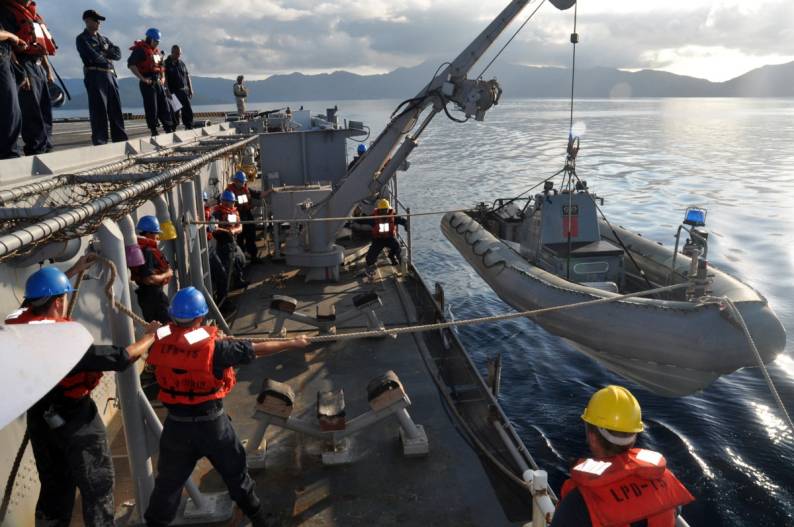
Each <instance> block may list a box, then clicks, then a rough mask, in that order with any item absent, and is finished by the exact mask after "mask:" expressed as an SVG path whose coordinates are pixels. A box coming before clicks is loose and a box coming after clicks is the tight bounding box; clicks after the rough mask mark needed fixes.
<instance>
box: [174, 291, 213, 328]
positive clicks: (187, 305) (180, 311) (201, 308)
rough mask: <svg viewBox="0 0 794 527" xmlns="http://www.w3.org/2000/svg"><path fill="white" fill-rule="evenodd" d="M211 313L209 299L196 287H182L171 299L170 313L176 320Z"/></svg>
mask: <svg viewBox="0 0 794 527" xmlns="http://www.w3.org/2000/svg"><path fill="white" fill-rule="evenodd" d="M207 313H209V307H207V300H206V299H205V298H204V295H202V294H201V291H199V290H198V289H196V288H195V287H186V288H184V289H180V290H179V292H178V293H177V294H175V295H174V298H173V299H172V300H171V307H170V308H169V309H168V314H169V315H171V318H173V319H174V320H193V319H194V318H198V317H203V316H204V315H206V314H207Z"/></svg>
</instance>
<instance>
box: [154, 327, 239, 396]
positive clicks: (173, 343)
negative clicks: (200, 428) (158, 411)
mask: <svg viewBox="0 0 794 527" xmlns="http://www.w3.org/2000/svg"><path fill="white" fill-rule="evenodd" d="M217 334H218V329H217V328H214V327H212V326H200V327H197V328H195V327H193V328H184V327H180V326H177V325H175V324H170V325H168V326H164V327H162V328H160V329H159V330H158V331H157V340H155V342H154V344H152V348H151V350H149V358H148V359H146V362H148V363H149V364H151V365H153V366H154V367H155V370H154V371H155V373H154V375H155V377H156V378H157V384H159V385H160V393H159V394H158V396H157V398H158V399H160V401H162V402H163V403H165V404H184V405H195V404H201V403H204V402H207V401H213V400H216V399H223V398H224V397H226V394H228V393H229V391H231V389H232V388H233V387H234V385H235V384H236V383H237V377H236V375H235V373H234V369H233V368H226V369H225V370H223V377H222V378H220V379H218V378H217V377H215V375H214V374H213V368H212V359H213V357H214V356H215V339H216V337H217Z"/></svg>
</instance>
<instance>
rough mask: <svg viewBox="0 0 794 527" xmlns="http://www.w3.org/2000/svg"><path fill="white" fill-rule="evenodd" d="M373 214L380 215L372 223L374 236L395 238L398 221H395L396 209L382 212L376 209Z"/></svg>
mask: <svg viewBox="0 0 794 527" xmlns="http://www.w3.org/2000/svg"><path fill="white" fill-rule="evenodd" d="M372 215H373V216H378V217H377V218H375V219H374V223H373V224H372V237H373V238H375V239H379V240H383V239H386V238H394V237H395V236H396V235H397V223H396V222H395V216H394V210H392V209H389V210H387V211H386V212H381V211H380V209H376V210H375V211H373V213H372Z"/></svg>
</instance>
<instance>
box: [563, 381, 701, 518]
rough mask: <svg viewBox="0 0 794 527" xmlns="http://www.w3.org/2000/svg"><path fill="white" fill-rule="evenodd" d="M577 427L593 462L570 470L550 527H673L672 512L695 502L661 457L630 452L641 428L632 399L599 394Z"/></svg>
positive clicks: (616, 390)
mask: <svg viewBox="0 0 794 527" xmlns="http://www.w3.org/2000/svg"><path fill="white" fill-rule="evenodd" d="M582 421H584V422H585V433H586V440H587V445H588V446H589V447H590V452H591V453H592V455H593V457H592V458H588V459H580V460H579V461H577V462H576V465H575V466H574V467H573V469H571V477H570V479H568V480H567V481H566V482H565V483H564V484H563V486H562V499H561V500H560V503H559V504H558V505H557V511H556V512H555V513H554V520H553V521H552V523H551V527H601V526H603V525H626V526H628V525H646V526H647V527H674V526H675V522H676V516H677V515H678V512H677V509H678V508H679V507H680V506H682V505H686V504H687V503H690V502H692V501H693V500H694V498H693V497H692V495H691V494H690V493H689V492H688V491H687V490H686V488H684V486H683V485H682V484H681V482H680V481H678V479H676V477H675V476H674V475H673V473H672V472H670V470H668V469H667V462H666V460H665V459H664V456H662V454H659V453H658V452H653V451H651V450H645V449H642V448H635V446H634V445H635V443H636V441H637V434H639V433H640V432H642V431H643V430H644V428H645V427H644V425H643V423H642V412H641V409H640V404H639V403H638V402H637V399H635V398H634V395H632V394H631V392H630V391H628V390H627V389H626V388H623V387H622V386H607V387H606V388H603V389H601V390H598V391H597V392H596V393H595V394H593V396H592V397H591V398H590V402H589V403H588V404H587V408H585V410H584V413H583V414H582Z"/></svg>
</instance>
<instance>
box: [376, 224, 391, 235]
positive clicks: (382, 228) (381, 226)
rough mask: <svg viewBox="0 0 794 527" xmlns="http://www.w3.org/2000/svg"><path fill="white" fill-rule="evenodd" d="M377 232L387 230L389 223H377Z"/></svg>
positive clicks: (385, 231)
mask: <svg viewBox="0 0 794 527" xmlns="http://www.w3.org/2000/svg"><path fill="white" fill-rule="evenodd" d="M378 232H381V233H387V232H389V224H388V223H379V224H378Z"/></svg>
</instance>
